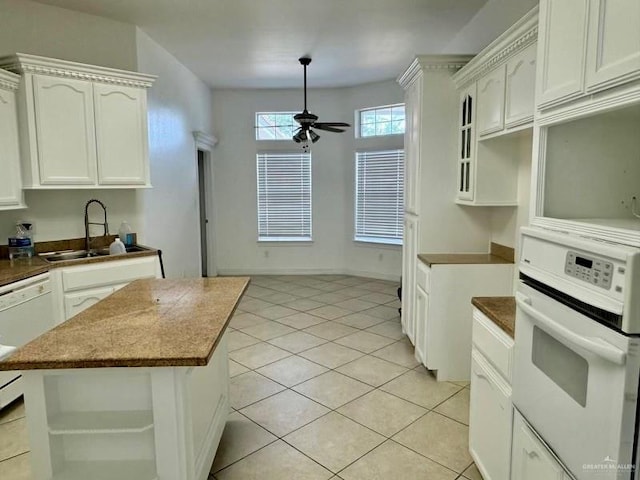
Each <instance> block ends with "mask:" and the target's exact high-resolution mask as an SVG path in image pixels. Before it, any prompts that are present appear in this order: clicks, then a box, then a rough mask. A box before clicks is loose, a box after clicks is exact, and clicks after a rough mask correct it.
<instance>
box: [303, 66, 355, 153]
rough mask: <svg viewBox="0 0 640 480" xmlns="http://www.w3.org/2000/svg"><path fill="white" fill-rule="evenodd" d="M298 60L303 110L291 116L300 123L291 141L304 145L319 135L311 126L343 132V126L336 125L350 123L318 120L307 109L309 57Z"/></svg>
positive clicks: (313, 141) (344, 125) (345, 125)
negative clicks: (302, 89)
mask: <svg viewBox="0 0 640 480" xmlns="http://www.w3.org/2000/svg"><path fill="white" fill-rule="evenodd" d="M298 61H299V62H300V64H301V65H302V66H303V68H304V110H302V113H298V114H297V115H294V117H293V119H294V120H295V121H296V122H298V124H300V127H299V128H298V129H297V130H296V132H295V134H294V135H293V141H294V142H296V143H304V144H306V145H308V142H311V143H316V142H317V141H318V139H319V138H320V135H318V134H317V133H316V132H314V131H313V130H311V128H315V129H316V130H325V131H327V132H344V131H345V130H344V129H343V128H338V127H350V126H351V125H349V124H348V123H344V122H318V121H317V120H318V116H317V115H314V114H313V113H310V112H309V110H307V66H308V65H309V64H310V63H311V58H310V57H302V58H299V59H298Z"/></svg>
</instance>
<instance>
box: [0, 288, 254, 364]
mask: <svg viewBox="0 0 640 480" xmlns="http://www.w3.org/2000/svg"><path fill="white" fill-rule="evenodd" d="M248 284H249V278H248V277H225V278H220V277H218V278H194V279H180V280H165V279H145V280H136V281H134V282H132V283H130V284H129V285H127V286H126V287H124V288H122V289H120V290H118V291H117V292H115V293H113V294H111V295H110V296H108V297H107V298H105V299H103V300H101V301H100V302H98V303H96V304H95V305H93V306H91V307H89V308H88V309H87V310H85V311H83V312H81V313H79V314H78V315H76V316H75V317H73V318H71V319H70V320H67V321H66V322H64V323H63V324H61V325H58V326H57V327H56V328H54V329H53V330H50V331H49V332H47V333H45V334H44V335H42V336H40V337H38V338H37V339H35V340H33V341H32V342H30V343H28V344H27V345H25V346H23V347H21V348H19V349H18V350H17V351H16V352H15V353H14V354H13V355H11V356H10V357H9V358H8V359H6V360H5V361H3V362H0V370H36V369H62V368H96V367H176V366H202V365H206V364H207V363H208V361H209V359H210V358H211V355H212V354H213V351H214V349H215V347H216V345H217V343H218V340H219V339H220V338H221V337H222V334H223V333H224V331H225V329H226V327H227V325H228V323H229V320H230V318H231V316H232V315H233V312H234V311H235V308H236V305H237V304H238V302H239V301H240V298H241V297H242V295H243V293H244V291H245V290H246V288H247V285H248Z"/></svg>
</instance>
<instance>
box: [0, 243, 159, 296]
mask: <svg viewBox="0 0 640 480" xmlns="http://www.w3.org/2000/svg"><path fill="white" fill-rule="evenodd" d="M115 237H116V236H115V235H108V236H106V237H98V238H97V239H96V241H95V242H94V243H92V247H94V248H104V247H108V246H109V244H110V243H111V242H112V241H113V239H114V238H115ZM84 241H85V240H84V238H72V239H68V240H53V241H47V242H36V244H35V250H36V253H37V254H40V253H44V252H53V251H63V250H82V249H84ZM138 246H139V247H142V248H144V249H145V250H142V251H139V252H127V253H122V254H118V255H99V256H95V257H88V258H75V259H72V260H60V261H57V262H48V261H46V260H44V259H43V258H41V257H39V256H37V255H35V256H34V257H32V258H31V259H28V258H19V259H16V260H14V261H13V262H12V261H10V260H9V259H8V250H7V246H6V245H0V287H2V286H3V285H8V284H9V283H13V282H17V281H19V280H24V279H25V278H29V277H33V276H35V275H40V274H41V273H46V272H48V271H49V270H52V269H54V268H61V267H72V266H76V265H86V264H88V263H102V262H111V261H114V260H125V259H129V258H135V257H147V256H153V255H158V250H157V249H155V248H151V247H146V246H144V245H138Z"/></svg>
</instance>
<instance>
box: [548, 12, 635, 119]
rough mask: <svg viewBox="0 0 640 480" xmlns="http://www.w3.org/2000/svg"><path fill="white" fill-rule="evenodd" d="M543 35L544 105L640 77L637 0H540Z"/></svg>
mask: <svg viewBox="0 0 640 480" xmlns="http://www.w3.org/2000/svg"><path fill="white" fill-rule="evenodd" d="M539 40H540V41H539V50H538V59H539V65H538V68H537V75H536V85H537V87H536V95H537V97H536V103H537V106H538V108H539V109H540V110H545V109H548V108H550V107H554V106H557V105H560V104H564V103H566V102H570V101H572V100H576V99H578V98H582V97H585V96H586V95H590V94H592V93H595V92H600V91H603V90H607V89H610V88H612V87H615V86H619V85H622V84H625V83H628V82H631V81H633V80H637V79H638V78H640V2H638V0H541V1H540V33H539ZM612 95H613V96H615V93H612ZM622 95H623V96H624V93H622ZM587 100H589V99H587ZM595 101H598V100H597V99H595ZM608 103H609V107H610V106H611V101H609V102H608Z"/></svg>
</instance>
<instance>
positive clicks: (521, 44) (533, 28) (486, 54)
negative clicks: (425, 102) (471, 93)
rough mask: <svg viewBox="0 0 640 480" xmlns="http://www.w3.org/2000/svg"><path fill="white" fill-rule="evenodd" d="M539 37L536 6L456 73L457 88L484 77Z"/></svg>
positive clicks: (454, 79)
mask: <svg viewBox="0 0 640 480" xmlns="http://www.w3.org/2000/svg"><path fill="white" fill-rule="evenodd" d="M537 39H538V7H537V6H536V7H534V8H532V9H531V10H530V11H529V12H528V13H527V14H526V15H525V16H524V17H522V18H521V19H520V20H518V21H517V22H516V23H514V24H513V26H512V27H511V28H509V29H508V30H507V31H505V32H504V33H503V34H502V35H500V36H499V37H498V38H497V39H495V40H494V41H493V42H491V43H490V44H489V45H488V46H487V47H486V48H485V49H484V50H482V51H481V52H480V53H478V55H476V56H475V57H474V58H473V60H471V61H470V62H469V63H468V64H467V65H466V66H465V67H464V68H463V69H461V70H460V71H459V72H458V73H456V74H455V75H454V77H453V81H454V82H455V84H456V88H458V89H459V88H461V87H463V86H465V85H467V84H469V83H471V82H473V81H475V80H477V79H478V78H480V77H482V76H483V75H484V74H485V73H487V72H488V71H489V70H493V69H494V68H495V67H497V66H498V65H500V64H502V63H504V62H506V61H507V60H508V59H509V58H511V57H513V56H514V55H515V54H516V53H518V52H519V51H521V50H523V49H524V48H526V47H528V46H529V45H531V44H532V43H534V42H536V41H537Z"/></svg>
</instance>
